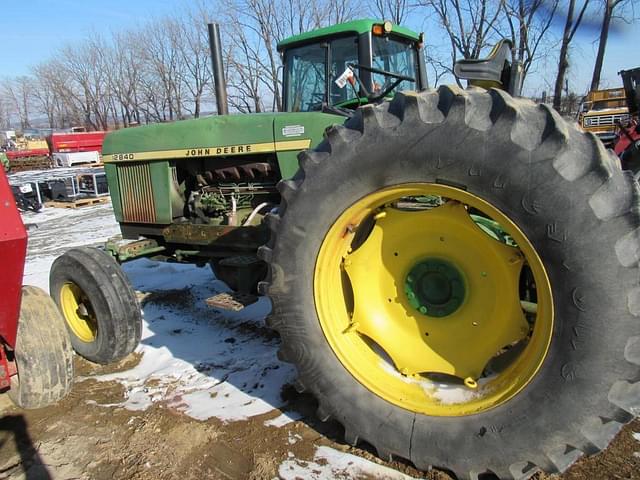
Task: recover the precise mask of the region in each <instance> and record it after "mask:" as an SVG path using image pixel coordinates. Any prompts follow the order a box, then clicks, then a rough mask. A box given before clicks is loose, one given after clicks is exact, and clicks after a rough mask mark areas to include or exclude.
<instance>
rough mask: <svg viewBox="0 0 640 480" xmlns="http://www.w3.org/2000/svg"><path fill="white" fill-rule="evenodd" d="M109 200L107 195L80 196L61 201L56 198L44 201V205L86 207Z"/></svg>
mask: <svg viewBox="0 0 640 480" xmlns="http://www.w3.org/2000/svg"><path fill="white" fill-rule="evenodd" d="M108 201H109V196H108V195H105V196H104V197H92V198H80V199H78V200H73V201H71V202H61V201H58V200H53V201H49V202H45V203H44V206H45V207H54V208H80V207H88V206H91V205H100V204H103V203H107V202H108Z"/></svg>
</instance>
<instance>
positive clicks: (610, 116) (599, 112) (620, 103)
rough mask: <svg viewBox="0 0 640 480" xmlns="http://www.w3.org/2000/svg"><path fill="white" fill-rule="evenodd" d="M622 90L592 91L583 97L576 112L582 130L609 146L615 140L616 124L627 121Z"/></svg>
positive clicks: (627, 112)
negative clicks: (591, 133) (594, 135)
mask: <svg viewBox="0 0 640 480" xmlns="http://www.w3.org/2000/svg"><path fill="white" fill-rule="evenodd" d="M629 118H630V117H629V109H628V107H627V102H626V96H625V92H624V88H609V89H606V90H593V91H591V92H589V93H588V94H587V96H586V97H584V99H583V101H582V104H581V105H580V109H579V111H578V123H579V124H580V126H581V127H582V129H583V130H585V131H587V132H593V133H594V134H596V135H597V136H598V137H599V138H600V140H602V142H603V143H604V144H605V145H607V146H610V145H611V144H612V142H613V141H614V140H615V138H616V123H617V122H618V121H619V122H621V123H622V124H623V125H625V124H627V123H628V121H629Z"/></svg>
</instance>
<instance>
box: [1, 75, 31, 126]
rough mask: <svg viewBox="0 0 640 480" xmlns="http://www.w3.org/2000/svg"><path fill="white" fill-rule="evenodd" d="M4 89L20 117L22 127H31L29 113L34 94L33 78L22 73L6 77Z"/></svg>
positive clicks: (5, 95) (14, 110)
mask: <svg viewBox="0 0 640 480" xmlns="http://www.w3.org/2000/svg"><path fill="white" fill-rule="evenodd" d="M2 90H3V95H4V97H5V98H6V99H7V100H8V102H9V105H10V106H11V108H12V110H13V112H14V113H15V114H16V115H17V116H18V118H19V119H20V127H22V128H28V127H30V126H31V123H30V121H29V114H30V110H31V98H32V94H33V79H32V78H31V77H29V76H26V75H21V76H19V77H16V78H14V79H6V80H5V81H4V82H3V85H2Z"/></svg>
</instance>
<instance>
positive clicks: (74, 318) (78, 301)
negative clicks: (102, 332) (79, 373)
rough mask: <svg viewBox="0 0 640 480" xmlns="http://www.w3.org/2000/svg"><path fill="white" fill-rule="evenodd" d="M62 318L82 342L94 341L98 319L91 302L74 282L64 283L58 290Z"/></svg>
mask: <svg viewBox="0 0 640 480" xmlns="http://www.w3.org/2000/svg"><path fill="white" fill-rule="evenodd" d="M60 304H61V309H62V313H63V315H64V318H65V320H66V322H67V325H69V328H70V329H71V331H72V332H73V333H74V335H75V336H76V337H77V338H78V339H80V340H81V341H83V342H86V343H90V342H93V341H95V339H96V336H97V334H98V321H97V320H96V317H95V313H94V311H93V307H92V306H91V303H90V302H89V300H88V299H87V298H86V295H84V293H83V292H82V290H81V289H80V287H78V286H77V285H76V284H75V283H65V284H64V285H62V289H61V290H60Z"/></svg>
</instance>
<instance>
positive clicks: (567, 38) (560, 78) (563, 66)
mask: <svg viewBox="0 0 640 480" xmlns="http://www.w3.org/2000/svg"><path fill="white" fill-rule="evenodd" d="M589 2H590V0H582V5H581V6H579V8H578V10H576V0H569V5H568V8H567V11H566V15H565V23H564V31H563V34H562V42H561V44H560V56H559V57H558V74H557V75H556V83H555V87H554V90H553V108H555V109H556V110H558V111H560V107H561V103H562V87H563V86H564V80H565V76H566V74H567V69H568V68H569V61H568V53H569V45H570V44H571V41H572V40H573V37H574V35H575V34H576V32H577V31H578V28H579V27H580V24H581V23H582V19H583V17H584V14H585V12H586V10H587V7H588V6H589ZM576 11H577V12H578V13H577V16H576Z"/></svg>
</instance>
